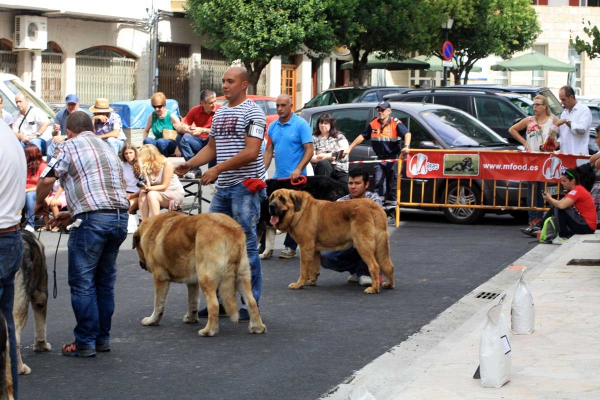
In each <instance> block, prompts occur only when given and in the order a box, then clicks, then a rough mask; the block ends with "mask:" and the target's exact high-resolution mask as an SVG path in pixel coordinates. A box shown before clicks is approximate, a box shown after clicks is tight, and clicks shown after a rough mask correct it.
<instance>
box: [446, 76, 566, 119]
mask: <svg viewBox="0 0 600 400" xmlns="http://www.w3.org/2000/svg"><path fill="white" fill-rule="evenodd" d="M447 87H450V88H461V89H472V88H475V89H491V90H499V91H502V92H511V93H518V94H522V95H525V96H527V97H529V99H530V100H533V98H534V97H535V96H537V95H538V94H541V95H543V96H545V97H546V98H547V99H548V104H549V105H550V111H552V114H554V115H555V116H557V117H558V116H560V114H561V113H562V112H563V106H562V104H561V103H560V101H558V99H557V98H556V96H554V93H552V91H551V90H550V89H548V88H547V87H544V86H533V85H500V84H489V83H488V84H478V85H452V86H447Z"/></svg>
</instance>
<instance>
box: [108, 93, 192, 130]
mask: <svg viewBox="0 0 600 400" xmlns="http://www.w3.org/2000/svg"><path fill="white" fill-rule="evenodd" d="M110 106H111V107H112V108H113V109H114V110H115V112H116V113H117V114H119V115H120V116H121V120H122V122H123V129H144V128H145V127H146V122H147V121H148V116H149V115H150V114H152V111H154V109H153V108H152V104H151V103H150V99H148V100H133V101H121V102H118V103H111V104H110ZM167 108H168V109H169V111H171V112H172V113H175V114H176V115H177V116H178V117H179V118H181V115H180V114H179V103H177V100H173V99H167Z"/></svg>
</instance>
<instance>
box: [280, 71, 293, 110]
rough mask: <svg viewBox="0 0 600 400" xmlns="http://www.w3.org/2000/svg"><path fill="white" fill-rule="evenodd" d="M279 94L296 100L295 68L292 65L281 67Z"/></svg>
mask: <svg viewBox="0 0 600 400" xmlns="http://www.w3.org/2000/svg"><path fill="white" fill-rule="evenodd" d="M281 93H282V94H287V95H289V96H290V97H291V98H292V101H294V100H295V99H296V66H295V65H292V64H282V65H281Z"/></svg>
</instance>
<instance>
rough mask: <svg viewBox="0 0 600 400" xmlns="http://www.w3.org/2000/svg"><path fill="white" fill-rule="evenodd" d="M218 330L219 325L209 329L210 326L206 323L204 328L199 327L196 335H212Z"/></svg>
mask: <svg viewBox="0 0 600 400" xmlns="http://www.w3.org/2000/svg"><path fill="white" fill-rule="evenodd" d="M218 332H219V327H216V328H214V329H210V327H209V326H208V325H206V327H205V328H204V329H200V330H199V331H198V336H202V337H206V336H209V337H212V336H215V335H216V334H217V333H218Z"/></svg>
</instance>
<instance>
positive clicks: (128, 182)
mask: <svg viewBox="0 0 600 400" xmlns="http://www.w3.org/2000/svg"><path fill="white" fill-rule="evenodd" d="M122 163H123V179H125V191H126V192H127V193H135V192H137V191H138V190H140V188H138V187H137V183H138V178H137V177H136V176H135V173H134V171H133V165H131V164H129V163H128V162H127V161H122Z"/></svg>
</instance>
